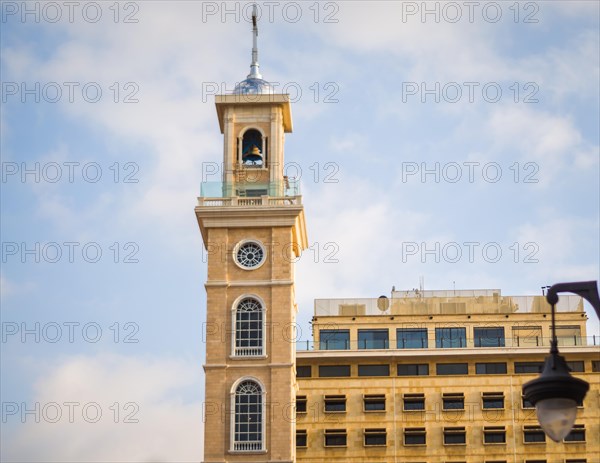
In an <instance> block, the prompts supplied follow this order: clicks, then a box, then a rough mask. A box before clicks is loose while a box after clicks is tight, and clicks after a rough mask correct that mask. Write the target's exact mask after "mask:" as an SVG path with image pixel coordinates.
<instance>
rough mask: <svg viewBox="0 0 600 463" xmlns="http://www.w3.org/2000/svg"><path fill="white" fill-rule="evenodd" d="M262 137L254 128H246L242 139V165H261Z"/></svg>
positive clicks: (263, 158)
mask: <svg viewBox="0 0 600 463" xmlns="http://www.w3.org/2000/svg"><path fill="white" fill-rule="evenodd" d="M263 146H264V144H263V137H262V135H261V133H260V132H259V131H258V130H256V129H250V130H247V131H246V132H245V133H244V137H243V139H242V164H243V165H244V166H263V165H264V163H265V156H264V154H263Z"/></svg>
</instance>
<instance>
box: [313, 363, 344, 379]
mask: <svg viewBox="0 0 600 463" xmlns="http://www.w3.org/2000/svg"><path fill="white" fill-rule="evenodd" d="M345 376H350V365H319V377H320V378H342V377H345Z"/></svg>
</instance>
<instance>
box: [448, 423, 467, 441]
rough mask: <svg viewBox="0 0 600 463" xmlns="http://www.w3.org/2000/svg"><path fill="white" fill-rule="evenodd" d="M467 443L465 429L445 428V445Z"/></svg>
mask: <svg viewBox="0 0 600 463" xmlns="http://www.w3.org/2000/svg"><path fill="white" fill-rule="evenodd" d="M466 443H467V432H466V431H465V428H458V427H452V428H444V445H464V444H466Z"/></svg>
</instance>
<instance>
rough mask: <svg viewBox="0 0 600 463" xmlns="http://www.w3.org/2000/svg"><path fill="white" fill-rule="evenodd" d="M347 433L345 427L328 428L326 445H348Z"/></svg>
mask: <svg viewBox="0 0 600 463" xmlns="http://www.w3.org/2000/svg"><path fill="white" fill-rule="evenodd" d="M346 441H347V434H346V430H345V429H326V430H325V447H346Z"/></svg>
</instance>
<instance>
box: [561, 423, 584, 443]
mask: <svg viewBox="0 0 600 463" xmlns="http://www.w3.org/2000/svg"><path fill="white" fill-rule="evenodd" d="M565 442H585V426H584V425H583V424H576V425H574V426H573V429H572V430H571V432H570V433H569V434H568V435H567V437H565Z"/></svg>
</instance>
